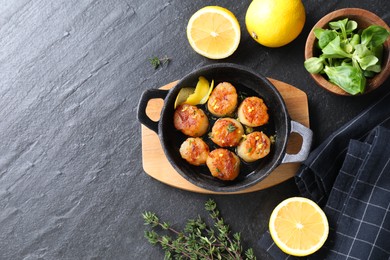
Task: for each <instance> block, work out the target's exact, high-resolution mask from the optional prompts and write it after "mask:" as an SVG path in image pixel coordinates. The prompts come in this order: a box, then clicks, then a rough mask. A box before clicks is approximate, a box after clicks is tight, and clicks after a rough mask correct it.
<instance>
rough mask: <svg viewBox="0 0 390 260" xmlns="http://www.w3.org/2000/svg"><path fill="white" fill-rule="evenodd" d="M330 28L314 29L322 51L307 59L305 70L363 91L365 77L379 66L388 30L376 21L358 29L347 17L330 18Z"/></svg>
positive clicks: (377, 70)
mask: <svg viewBox="0 0 390 260" xmlns="http://www.w3.org/2000/svg"><path fill="white" fill-rule="evenodd" d="M329 28H330V29H322V28H316V29H314V35H315V37H316V38H317V39H318V47H319V48H320V49H321V50H322V54H321V55H320V56H319V57H312V58H310V59H307V60H306V61H305V63H304V66H305V68H306V70H307V71H308V72H310V73H313V74H318V73H321V74H324V73H325V74H326V75H327V77H328V79H329V81H330V82H332V83H334V84H336V85H338V86H339V87H340V88H342V89H343V90H344V91H346V92H348V93H350V94H352V95H356V94H358V93H363V92H364V91H365V87H366V78H371V77H373V76H375V74H376V73H379V72H380V71H381V70H382V68H381V62H382V55H383V43H384V42H385V41H386V40H387V37H388V36H389V35H390V32H389V31H387V30H386V29H385V28H383V27H381V26H379V25H371V26H369V27H368V28H366V29H364V30H362V31H359V30H358V24H357V22H356V21H353V20H348V18H346V19H343V20H339V21H334V22H330V23H329Z"/></svg>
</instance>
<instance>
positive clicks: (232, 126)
mask: <svg viewBox="0 0 390 260" xmlns="http://www.w3.org/2000/svg"><path fill="white" fill-rule="evenodd" d="M236 129H237V127H235V126H234V125H233V124H229V125H228V127H227V131H228V132H229V133H231V132H234V131H235V130H236Z"/></svg>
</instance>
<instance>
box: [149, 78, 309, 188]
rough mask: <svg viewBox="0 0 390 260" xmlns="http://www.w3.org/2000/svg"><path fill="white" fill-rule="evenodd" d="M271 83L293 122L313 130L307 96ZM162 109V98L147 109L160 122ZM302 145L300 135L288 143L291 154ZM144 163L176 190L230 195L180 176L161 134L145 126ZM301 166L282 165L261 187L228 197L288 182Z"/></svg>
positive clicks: (154, 101)
mask: <svg viewBox="0 0 390 260" xmlns="http://www.w3.org/2000/svg"><path fill="white" fill-rule="evenodd" d="M269 80H270V81H271V82H272V84H274V85H275V87H276V88H277V89H278V90H279V92H280V94H281V95H282V97H283V99H284V101H285V103H286V106H287V110H288V112H289V114H290V116H291V118H292V120H295V121H297V122H300V123H302V124H303V125H305V126H306V127H309V111H308V102H307V96H306V94H305V93H304V92H303V91H301V90H299V89H297V88H295V87H293V86H291V85H289V84H287V83H284V82H281V81H278V80H275V79H269ZM176 83H177V81H176V82H172V83H170V84H167V85H165V86H163V87H162V89H170V88H171V87H173V86H174V85H175V84H176ZM162 106H163V100H162V99H153V100H150V101H149V103H148V106H147V108H146V113H147V115H148V116H149V117H150V118H151V119H152V120H154V121H158V120H159V115H160V111H161V108H162ZM300 145H301V139H299V138H297V137H296V136H295V138H294V136H292V138H290V141H289V142H288V147H287V151H292V150H295V151H296V152H297V151H299V148H300ZM142 164H143V168H144V170H145V172H146V173H147V174H148V175H150V176H151V177H153V178H155V179H156V180H159V181H161V182H163V183H165V184H168V185H171V186H173V187H175V188H179V189H184V190H188V191H192V192H199V193H207V194H226V193H223V192H213V191H209V190H206V189H203V188H200V187H198V186H196V185H194V184H192V183H190V182H189V181H187V180H186V179H184V178H183V177H182V176H181V175H180V174H179V173H177V172H176V171H175V169H174V168H173V167H172V165H171V164H170V163H169V161H168V160H167V159H166V157H165V154H164V151H163V149H162V147H161V143H160V141H159V138H158V136H157V134H156V133H155V132H153V131H152V130H150V129H148V128H146V127H145V126H142ZM299 165H300V163H286V164H282V165H280V166H278V167H277V168H276V169H275V170H274V171H273V172H272V173H271V174H270V175H269V176H268V177H267V178H265V179H264V180H263V181H261V182H259V183H258V184H256V185H254V186H252V187H250V188H248V189H245V190H242V191H238V192H233V193H228V194H240V193H247V192H253V191H258V190H262V189H266V188H269V187H271V186H274V185H276V184H279V183H281V182H284V181H286V180H288V179H289V178H292V177H293V176H294V175H295V173H296V171H297V169H298V168H299Z"/></svg>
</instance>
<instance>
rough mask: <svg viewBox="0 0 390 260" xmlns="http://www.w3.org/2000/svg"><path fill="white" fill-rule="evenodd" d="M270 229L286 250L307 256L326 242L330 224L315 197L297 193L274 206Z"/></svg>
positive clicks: (277, 241) (289, 252)
mask: <svg viewBox="0 0 390 260" xmlns="http://www.w3.org/2000/svg"><path fill="white" fill-rule="evenodd" d="M269 231H270V233H271V237H272V239H273V240H274V242H275V244H276V245H277V246H278V247H279V248H280V249H281V250H282V251H283V252H285V253H287V254H290V255H294V256H307V255H310V254H312V253H314V252H316V251H317V250H318V249H320V248H321V247H322V246H323V245H324V243H325V241H326V239H327V237H328V233H329V224H328V220H327V218H326V216H325V213H324V212H323V211H322V209H321V208H320V207H319V206H318V205H317V204H316V203H315V202H314V201H312V200H309V199H306V198H302V197H293V198H289V199H286V200H284V201H282V202H281V203H280V204H279V205H278V206H277V207H276V208H275V209H274V210H273V212H272V214H271V218H270V221H269Z"/></svg>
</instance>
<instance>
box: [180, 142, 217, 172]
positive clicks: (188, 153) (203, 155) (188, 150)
mask: <svg viewBox="0 0 390 260" xmlns="http://www.w3.org/2000/svg"><path fill="white" fill-rule="evenodd" d="M179 151H180V155H181V157H182V158H183V159H185V160H186V161H187V162H188V163H190V164H192V165H196V166H199V165H202V164H205V163H206V160H207V156H208V155H209V152H210V149H209V146H208V145H207V144H206V143H205V142H204V141H203V140H202V139H201V138H199V137H195V138H194V137H189V138H187V140H185V141H184V142H183V143H182V144H181V146H180V150H179Z"/></svg>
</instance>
